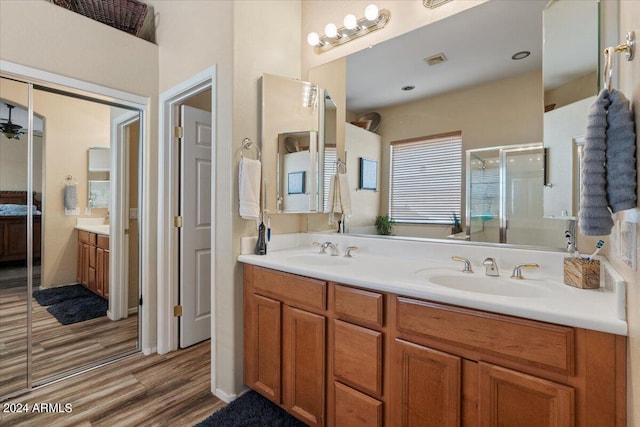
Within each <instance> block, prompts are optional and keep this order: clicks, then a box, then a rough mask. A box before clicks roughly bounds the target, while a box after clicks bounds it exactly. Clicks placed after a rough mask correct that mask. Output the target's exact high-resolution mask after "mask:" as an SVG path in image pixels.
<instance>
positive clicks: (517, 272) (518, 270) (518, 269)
mask: <svg viewBox="0 0 640 427" xmlns="http://www.w3.org/2000/svg"><path fill="white" fill-rule="evenodd" d="M538 267H540V266H539V265H538V264H535V263H531V264H519V265H516V266H515V267H513V273H512V274H511V278H512V279H518V280H522V279H524V277H522V269H523V268H526V269H534V268H538Z"/></svg>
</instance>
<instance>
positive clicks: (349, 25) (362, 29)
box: [307, 4, 391, 53]
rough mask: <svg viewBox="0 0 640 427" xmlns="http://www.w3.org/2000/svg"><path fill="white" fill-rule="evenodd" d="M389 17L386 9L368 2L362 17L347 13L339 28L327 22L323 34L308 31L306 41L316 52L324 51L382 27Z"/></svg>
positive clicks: (389, 14)
mask: <svg viewBox="0 0 640 427" xmlns="http://www.w3.org/2000/svg"><path fill="white" fill-rule="evenodd" d="M390 18H391V13H390V12H389V11H388V10H386V9H382V10H380V9H378V7H377V6H376V5H375V4H370V5H369V6H367V7H366V8H365V10H364V17H362V18H360V19H357V18H356V16H355V15H352V14H349V15H347V16H345V17H344V21H343V26H342V27H340V28H338V27H337V26H336V24H334V23H329V24H327V25H326V26H325V27H324V34H322V35H319V34H318V33H315V32H311V33H309V34H308V35H307V43H309V45H311V46H313V47H314V50H315V51H316V53H322V52H326V51H327V50H329V49H331V48H333V47H336V46H340V45H341V44H344V43H346V42H348V41H351V40H354V39H357V38H358V37H362V36H364V35H365V34H369V33H370V32H372V31H375V30H379V29H380V28H384V26H385V25H387V22H389V19H390Z"/></svg>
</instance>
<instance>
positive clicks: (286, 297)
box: [252, 267, 327, 310]
mask: <svg viewBox="0 0 640 427" xmlns="http://www.w3.org/2000/svg"><path fill="white" fill-rule="evenodd" d="M252 270H253V283H252V285H253V289H254V290H255V291H257V292H258V293H260V294H263V295H267V296H271V297H274V298H276V299H279V300H281V301H282V302H284V303H286V304H289V305H293V306H298V307H301V308H311V309H316V310H326V309H327V282H324V281H322V280H317V279H309V278H307V277H302V276H296V275H295V274H289V273H283V272H281V271H276V270H269V269H266V268H262V267H254V268H253V269H252Z"/></svg>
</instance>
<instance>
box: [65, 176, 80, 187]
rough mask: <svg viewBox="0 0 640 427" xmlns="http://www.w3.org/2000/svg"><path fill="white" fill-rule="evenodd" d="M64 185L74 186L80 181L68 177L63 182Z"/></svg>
mask: <svg viewBox="0 0 640 427" xmlns="http://www.w3.org/2000/svg"><path fill="white" fill-rule="evenodd" d="M62 183H63V184H64V185H74V184H77V183H78V180H77V179H75V178H74V177H73V176H72V175H67V176H66V177H65V179H64V181H62Z"/></svg>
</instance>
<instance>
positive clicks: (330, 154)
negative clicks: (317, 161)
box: [322, 147, 338, 212]
mask: <svg viewBox="0 0 640 427" xmlns="http://www.w3.org/2000/svg"><path fill="white" fill-rule="evenodd" d="M337 160H338V158H337V156H336V147H325V149H324V162H323V163H324V172H323V177H322V178H323V179H322V183H323V188H324V192H323V193H322V211H323V212H327V211H328V205H327V202H328V199H329V184H330V183H331V176H332V175H335V174H336V161H337Z"/></svg>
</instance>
